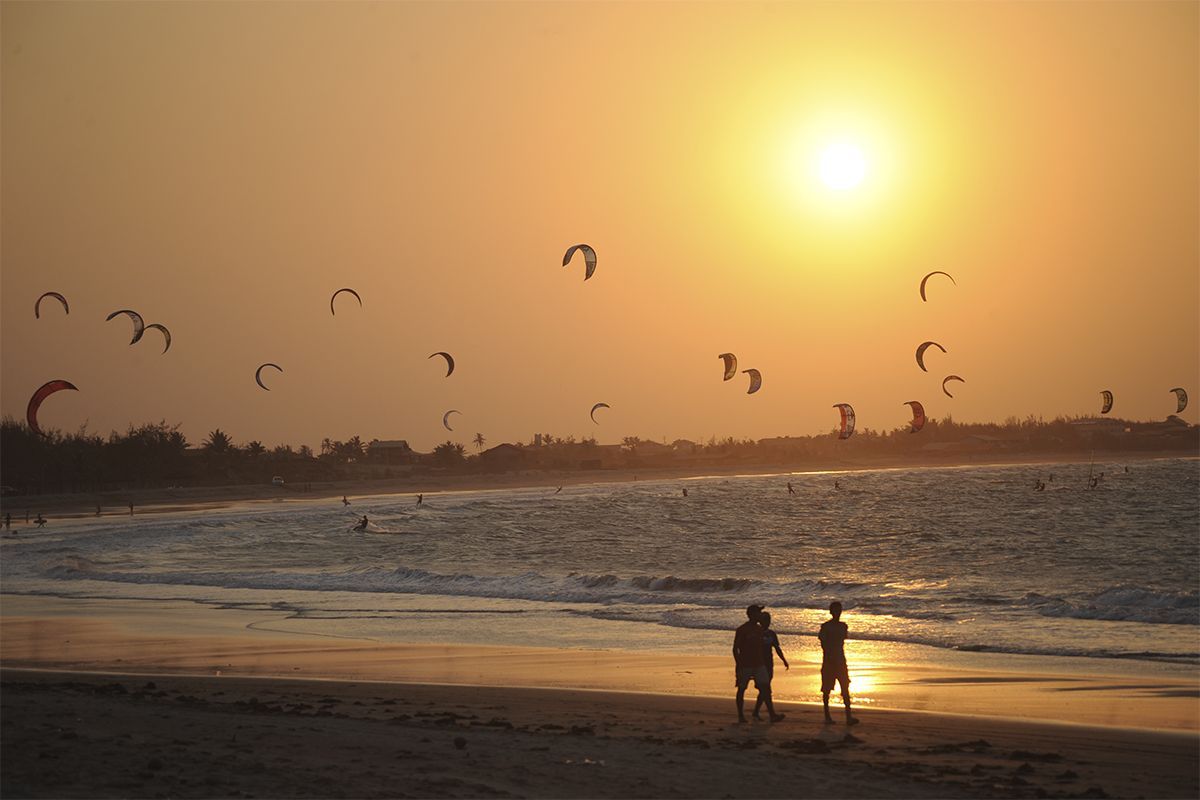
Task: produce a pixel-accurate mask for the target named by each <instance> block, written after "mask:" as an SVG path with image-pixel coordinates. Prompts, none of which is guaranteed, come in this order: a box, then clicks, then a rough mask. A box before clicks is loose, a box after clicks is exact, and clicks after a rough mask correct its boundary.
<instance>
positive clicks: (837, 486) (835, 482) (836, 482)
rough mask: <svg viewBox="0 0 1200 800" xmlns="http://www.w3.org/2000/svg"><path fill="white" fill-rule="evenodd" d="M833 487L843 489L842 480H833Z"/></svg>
mask: <svg viewBox="0 0 1200 800" xmlns="http://www.w3.org/2000/svg"><path fill="white" fill-rule="evenodd" d="M833 488H835V489H841V488H842V482H841V481H834V482H833Z"/></svg>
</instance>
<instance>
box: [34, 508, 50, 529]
mask: <svg viewBox="0 0 1200 800" xmlns="http://www.w3.org/2000/svg"><path fill="white" fill-rule="evenodd" d="M34 522H36V523H37V526H38V527H39V528H44V527H46V522H47V520H46V518H45V517H43V516H42V512H40V511H39V512H38V515H37V519H35V520H34Z"/></svg>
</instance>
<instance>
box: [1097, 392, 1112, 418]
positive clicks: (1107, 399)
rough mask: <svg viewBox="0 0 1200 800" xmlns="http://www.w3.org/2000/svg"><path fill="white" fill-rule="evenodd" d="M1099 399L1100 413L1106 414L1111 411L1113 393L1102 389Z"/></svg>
mask: <svg viewBox="0 0 1200 800" xmlns="http://www.w3.org/2000/svg"><path fill="white" fill-rule="evenodd" d="M1100 398H1101V399H1100V413H1101V414H1107V413H1108V412H1110V411H1112V404H1113V393H1112V392H1110V391H1109V390H1108V389H1104V390H1103V391H1101V392H1100Z"/></svg>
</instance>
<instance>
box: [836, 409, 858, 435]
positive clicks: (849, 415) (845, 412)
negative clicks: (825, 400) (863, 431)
mask: <svg viewBox="0 0 1200 800" xmlns="http://www.w3.org/2000/svg"><path fill="white" fill-rule="evenodd" d="M833 407H834V408H836V409H838V410H839V411H841V412H842V427H841V429H840V430H839V431H838V438H839V439H849V438H850V437H851V436H853V435H854V406H852V405H850V404H849V403H834V404H833Z"/></svg>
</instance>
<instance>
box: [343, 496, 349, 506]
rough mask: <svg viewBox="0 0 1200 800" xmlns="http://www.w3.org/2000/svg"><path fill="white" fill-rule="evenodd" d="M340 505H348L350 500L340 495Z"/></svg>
mask: <svg viewBox="0 0 1200 800" xmlns="http://www.w3.org/2000/svg"><path fill="white" fill-rule="evenodd" d="M342 505H344V506H348V505H350V499H349V498H348V497H346V495H342Z"/></svg>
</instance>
